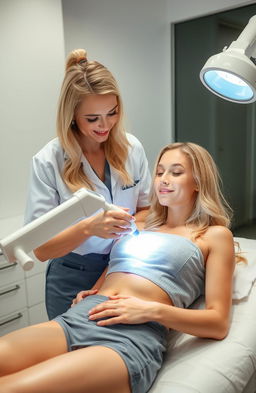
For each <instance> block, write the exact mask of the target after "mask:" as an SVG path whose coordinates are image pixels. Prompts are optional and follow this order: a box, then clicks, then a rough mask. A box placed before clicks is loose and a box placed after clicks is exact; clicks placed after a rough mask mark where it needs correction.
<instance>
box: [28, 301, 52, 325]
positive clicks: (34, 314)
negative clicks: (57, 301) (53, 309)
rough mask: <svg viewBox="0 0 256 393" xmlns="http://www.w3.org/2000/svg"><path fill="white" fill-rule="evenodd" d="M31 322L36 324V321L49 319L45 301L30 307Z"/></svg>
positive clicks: (29, 316)
mask: <svg viewBox="0 0 256 393" xmlns="http://www.w3.org/2000/svg"><path fill="white" fill-rule="evenodd" d="M28 319H29V324H30V325H34V324H36V323H41V322H46V321H48V316H47V313H46V308H45V304H44V303H40V304H37V305H36V306H33V307H31V308H29V309H28Z"/></svg>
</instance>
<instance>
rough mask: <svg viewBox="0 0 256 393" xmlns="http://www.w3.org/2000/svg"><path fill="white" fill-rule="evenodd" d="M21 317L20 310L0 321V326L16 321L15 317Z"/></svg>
mask: <svg viewBox="0 0 256 393" xmlns="http://www.w3.org/2000/svg"><path fill="white" fill-rule="evenodd" d="M22 317H23V314H22V313H21V312H18V313H17V314H14V315H12V316H10V317H9V318H8V319H6V320H3V319H2V321H0V326H4V325H7V323H10V322H13V321H16V319H20V318H22Z"/></svg>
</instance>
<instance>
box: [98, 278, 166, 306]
mask: <svg viewBox="0 0 256 393" xmlns="http://www.w3.org/2000/svg"><path fill="white" fill-rule="evenodd" d="M98 294H99V295H104V296H135V297H138V298H140V299H143V300H149V301H155V302H160V303H164V304H169V305H173V303H172V301H171V299H170V297H169V295H168V294H167V293H166V292H165V291H164V290H163V289H161V288H159V287H158V286H157V285H156V284H154V283H153V282H152V281H150V280H148V279H146V278H144V277H141V276H138V275H136V274H132V273H122V272H118V273H110V274H109V275H107V276H106V278H105V281H104V283H103V285H102V286H101V288H100V290H99V291H98Z"/></svg>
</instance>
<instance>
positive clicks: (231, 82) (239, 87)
mask: <svg viewBox="0 0 256 393" xmlns="http://www.w3.org/2000/svg"><path fill="white" fill-rule="evenodd" d="M204 81H205V83H206V84H207V85H208V86H209V87H210V88H211V89H212V90H213V91H215V92H216V93H218V94H220V95H221V96H223V97H227V98H230V99H231V100H235V101H249V100H251V99H252V97H253V90H252V89H251V87H250V86H249V85H248V84H247V83H246V82H245V81H244V80H243V79H241V78H239V77H238V76H236V75H234V74H232V73H229V72H226V71H219V70H209V71H206V72H205V74H204Z"/></svg>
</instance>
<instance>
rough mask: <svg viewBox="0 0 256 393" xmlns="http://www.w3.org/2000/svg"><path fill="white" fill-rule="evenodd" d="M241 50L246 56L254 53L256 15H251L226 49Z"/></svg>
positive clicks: (255, 51)
mask: <svg viewBox="0 0 256 393" xmlns="http://www.w3.org/2000/svg"><path fill="white" fill-rule="evenodd" d="M231 49H235V50H240V51H241V50H243V51H244V53H245V54H246V56H248V57H251V56H255V55H256V15H254V16H252V17H251V18H250V20H249V22H248V23H247V25H246V26H245V28H244V30H243V31H242V32H241V34H240V35H239V37H238V38H237V40H236V41H233V42H232V43H231V45H230V46H229V48H228V50H231Z"/></svg>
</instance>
